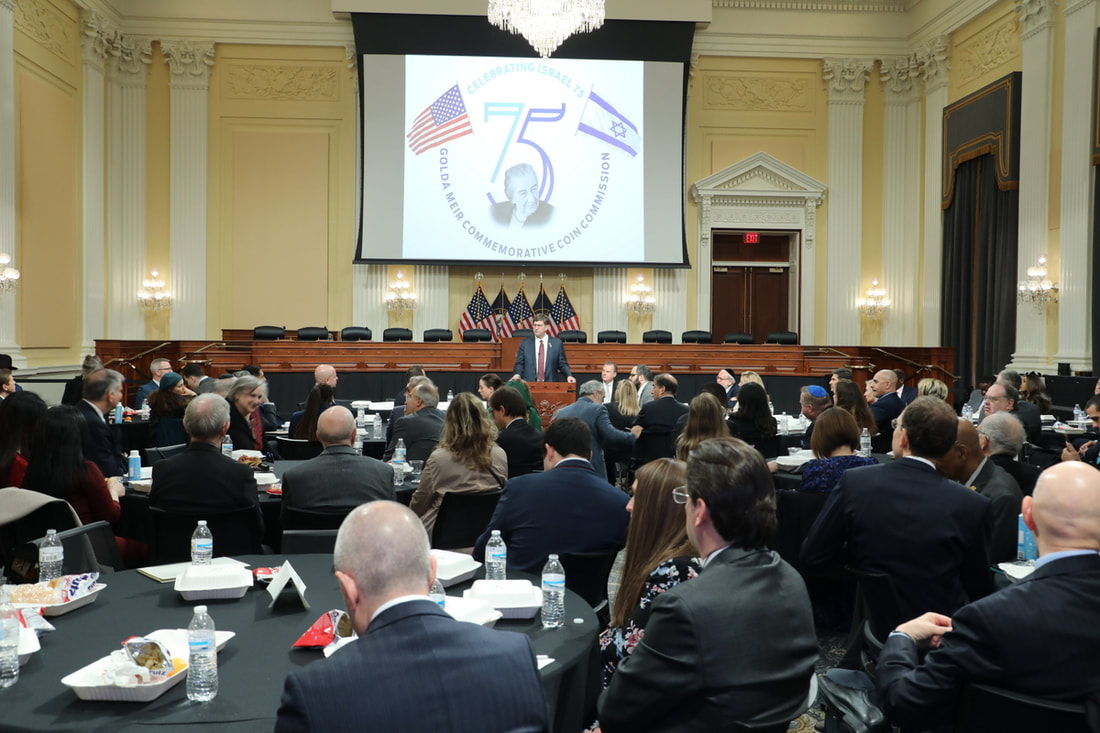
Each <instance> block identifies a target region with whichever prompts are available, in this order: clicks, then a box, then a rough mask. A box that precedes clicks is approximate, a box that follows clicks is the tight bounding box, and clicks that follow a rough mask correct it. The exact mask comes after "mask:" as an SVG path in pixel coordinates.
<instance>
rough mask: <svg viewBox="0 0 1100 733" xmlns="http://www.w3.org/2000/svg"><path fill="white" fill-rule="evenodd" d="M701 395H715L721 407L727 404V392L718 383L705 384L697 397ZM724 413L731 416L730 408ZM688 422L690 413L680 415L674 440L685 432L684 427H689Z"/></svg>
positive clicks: (725, 409)
mask: <svg viewBox="0 0 1100 733" xmlns="http://www.w3.org/2000/svg"><path fill="white" fill-rule="evenodd" d="M701 394H710V395H713V396H714V399H716V400H718V403H719V404H721V405H725V404H726V392H725V390H723V389H722V385H720V384H718V382H703V384H702V386H700V387H699V394H697V395H696V397H698V396H699V395H701ZM689 412H690V410H689ZM723 413H724V414H725V415H729V414H730V408H723ZM687 421H688V412H685V413H684V414H683V415H680V417H679V418H677V420H676V427H675V428H674V429H673V430H672V436H673V438H674V439H675V438H679V437H680V433H682V432H684V427H685V426H686V425H687ZM710 437H712V438H715V437H723V438H724V437H725V435H721V436H716V435H712V436H710Z"/></svg>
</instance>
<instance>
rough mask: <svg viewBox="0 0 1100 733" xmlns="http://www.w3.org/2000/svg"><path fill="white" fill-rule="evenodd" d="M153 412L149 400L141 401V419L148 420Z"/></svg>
mask: <svg viewBox="0 0 1100 733" xmlns="http://www.w3.org/2000/svg"><path fill="white" fill-rule="evenodd" d="M150 412H152V408H150V407H149V400H142V401H141V419H142V420H148V419H149V413H150Z"/></svg>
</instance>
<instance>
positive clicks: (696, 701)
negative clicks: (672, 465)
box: [599, 438, 817, 733]
mask: <svg viewBox="0 0 1100 733" xmlns="http://www.w3.org/2000/svg"><path fill="white" fill-rule="evenodd" d="M687 476H688V480H687V486H686V487H684V488H683V489H677V491H680V492H683V493H680V494H677V495H676V496H675V497H674V498H675V499H676V501H677V502H680V501H684V502H685V507H684V508H685V518H686V525H687V532H688V537H689V538H690V539H691V542H692V544H693V545H694V546H695V547H696V549H698V551H699V555H700V556H701V557H702V558H703V570H702V571H701V572H700V574H699V576H698V577H697V578H695V579H694V580H689V581H686V582H683V583H680V584H679V585H677V586H676V587H675V588H672V589H671V590H666V591H665V592H663V593H660V594H659V595H658V596H657V598H656V600H654V601H653V605H652V610H651V611H650V616H649V621H648V623H647V624H646V627H645V636H644V637H643V638H642V640H641V641H639V642H638V645H637V646H636V647H634V651H633V653H631V654H630V656H628V657H627V658H626V659H624V660H623V661H622V662H621V663H620V665H619V668H618V670H617V671H616V672H615V674H614V675H613V676H612V677H611V683H610V684H609V685H608V687H607V689H606V690H605V691H604V693H603V695H602V696H601V697H600V700H599V719H600V726H601V728H602V729H603V730H604V731H605V733H616V732H617V731H629V732H630V733H635V732H637V731H662V732H663V733H687V732H689V731H698V732H699V733H704V732H705V733H710V731H719V730H733V729H735V728H737V729H740V728H739V727H738V724H740V725H743V726H745V727H748V726H753V727H757V726H759V727H761V728H770V727H776V726H780V725H786V724H787V723H788V722H789V721H791V720H793V719H794V718H797V717H798V716H799V715H800V714H801V713H802V712H804V711H805V710H806V709H807V708H808V707H809V706H810V704H811V703H812V702H813V701H812V700H811V699H810V696H809V694H810V684H811V679H812V678H813V675H814V662H815V661H816V660H817V637H816V636H815V634H814V621H813V612H812V610H811V608H810V599H809V596H808V594H807V593H806V586H805V584H804V583H803V582H802V578H801V577H799V575H798V572H797V571H795V569H794V568H792V567H791V566H790V565H788V564H787V563H786V562H784V561H783V560H782V559H781V558H780V557H779V555H777V554H776V553H774V552H771V551H769V550H768V549H766V547H765V544H766V542H767V540H768V537H769V535H770V534H771V533H772V532H773V531H774V530H775V526H776V519H775V498H774V494H775V490H774V488H773V487H772V477H771V474H770V473H769V472H768V468H767V466H766V465H765V464H764V460H763V458H762V457H761V456H760V454H759V453H758V452H757V451H756V450H755V449H754V448H752V447H751V446H749V445H748V444H746V443H744V442H742V441H740V440H737V439H735V438H716V439H712V440H706V441H703V442H702V443H700V444H699V446H698V447H696V448H695V450H693V451H692V452H691V456H690V457H689V458H688V468H687ZM731 589H736V592H731ZM731 659H736V660H737V662H736V663H735V664H731V663H730V660H731Z"/></svg>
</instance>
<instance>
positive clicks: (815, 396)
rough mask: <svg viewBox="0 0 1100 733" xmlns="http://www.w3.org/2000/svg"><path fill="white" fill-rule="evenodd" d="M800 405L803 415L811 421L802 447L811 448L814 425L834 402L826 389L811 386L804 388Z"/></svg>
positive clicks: (799, 397) (803, 438)
mask: <svg viewBox="0 0 1100 733" xmlns="http://www.w3.org/2000/svg"><path fill="white" fill-rule="evenodd" d="M798 405H799V407H800V408H801V410H802V414H803V415H805V416H806V419H807V420H809V421H810V424H809V425H807V426H806V432H805V434H804V435H803V436H802V447H803V448H809V447H810V441H811V440H813V437H814V425H816V424H817V417H818V415H820V414H821V413H823V412H825V410H827V409H829V408H830V407H832V406H833V400H832V398H831V397H830V396H829V393H828V392H826V391H825V388H824V387H819V386H817V385H816V384H809V385H806V386H804V387H803V388H802V391H801V392H800V393H799V395H798Z"/></svg>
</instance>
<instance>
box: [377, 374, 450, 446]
mask: <svg viewBox="0 0 1100 733" xmlns="http://www.w3.org/2000/svg"><path fill="white" fill-rule="evenodd" d="M418 368H419V367H418ZM408 371H412V367H409V369H408V370H407V372H408ZM420 371H421V372H423V371H424V370H423V369H420ZM418 384H430V385H432V386H433V387H435V382H433V381H432V380H431V379H429V378H428V377H426V376H424V374H413V375H411V376H409V377H408V381H407V382H405V386H404V387H403V388H402V389H401V402H397V401H396V400H395V401H394V403H393V410H391V411H390V419H389V422H387V423H386V445H389V444H390V441H391V440H393V426H394V425H396V424H397V421H398V420H400V419H401V418H402V417H403V416H404V415H405V400H407V399H408V397H409V395H410V394H411V393H412V390H413V387H415V386H416V385H418ZM436 394H439V388H438V387H436Z"/></svg>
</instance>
